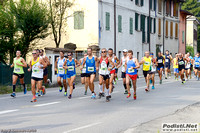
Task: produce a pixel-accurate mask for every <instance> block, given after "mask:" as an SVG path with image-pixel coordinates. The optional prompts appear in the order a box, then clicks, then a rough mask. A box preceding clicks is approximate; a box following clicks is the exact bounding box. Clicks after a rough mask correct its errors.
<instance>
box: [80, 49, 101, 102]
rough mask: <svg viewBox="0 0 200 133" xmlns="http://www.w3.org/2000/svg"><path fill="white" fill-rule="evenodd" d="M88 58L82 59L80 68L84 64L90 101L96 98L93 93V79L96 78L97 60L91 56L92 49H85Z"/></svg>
mask: <svg viewBox="0 0 200 133" xmlns="http://www.w3.org/2000/svg"><path fill="white" fill-rule="evenodd" d="M87 52H88V56H87V57H85V58H84V60H83V65H82V66H81V67H82V68H83V67H84V65H85V64H86V81H87V83H88V84H89V88H90V90H91V92H92V97H91V98H92V99H95V98H96V93H95V92H94V79H95V76H96V71H98V70H99V64H98V58H97V57H96V56H93V55H92V49H91V48H88V49H87Z"/></svg>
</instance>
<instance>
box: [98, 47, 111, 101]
mask: <svg viewBox="0 0 200 133" xmlns="http://www.w3.org/2000/svg"><path fill="white" fill-rule="evenodd" d="M98 60H99V63H100V69H99V89H100V92H99V98H101V97H102V96H103V82H105V84H106V89H107V91H106V102H109V101H110V95H111V94H110V91H109V85H111V82H109V79H110V77H109V73H110V71H111V70H112V69H113V68H114V67H115V65H114V63H113V62H112V60H111V58H109V57H108V56H107V50H106V48H103V49H102V50H101V57H99V59H98ZM109 65H112V68H110V67H108V66H109Z"/></svg>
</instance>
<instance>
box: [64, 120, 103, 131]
mask: <svg viewBox="0 0 200 133" xmlns="http://www.w3.org/2000/svg"><path fill="white" fill-rule="evenodd" d="M101 123H102V122H97V123H93V124H89V125H85V126H82V127H78V128H75V129H71V130H69V131H66V132H63V133H71V132H74V131H78V130H81V129H85V128H88V127H92V126H95V125H99V124H101Z"/></svg>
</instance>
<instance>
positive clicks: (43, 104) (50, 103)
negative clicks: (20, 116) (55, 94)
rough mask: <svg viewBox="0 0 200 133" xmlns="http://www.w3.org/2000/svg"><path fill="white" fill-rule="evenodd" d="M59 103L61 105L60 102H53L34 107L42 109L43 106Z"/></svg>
mask: <svg viewBox="0 0 200 133" xmlns="http://www.w3.org/2000/svg"><path fill="white" fill-rule="evenodd" d="M57 103H60V102H52V103H44V104H37V105H34V106H35V107H42V106H47V105H52V104H57Z"/></svg>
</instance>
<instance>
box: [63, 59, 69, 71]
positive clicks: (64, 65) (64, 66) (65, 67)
mask: <svg viewBox="0 0 200 133" xmlns="http://www.w3.org/2000/svg"><path fill="white" fill-rule="evenodd" d="M66 64H67V60H65V62H64V64H63V68H64V69H66V70H67V69H68V67H67V66H66Z"/></svg>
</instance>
